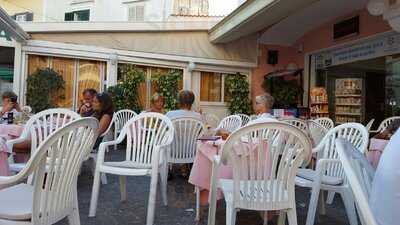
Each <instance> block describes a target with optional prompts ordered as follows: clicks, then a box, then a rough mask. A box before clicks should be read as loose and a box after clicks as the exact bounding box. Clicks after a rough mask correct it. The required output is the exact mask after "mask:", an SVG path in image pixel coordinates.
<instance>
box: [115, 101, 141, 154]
mask: <svg viewBox="0 0 400 225" xmlns="http://www.w3.org/2000/svg"><path fill="white" fill-rule="evenodd" d="M135 116H137V113H135V112H134V111H132V110H129V109H123V110H119V111H118V112H116V113H114V116H113V119H112V124H113V125H114V140H116V139H117V137H118V135H119V134H120V133H121V130H122V128H123V127H124V125H125V124H126V123H127V122H128V121H129V120H130V119H132V118H134V117H135ZM110 141H111V140H110ZM114 149H117V145H114Z"/></svg>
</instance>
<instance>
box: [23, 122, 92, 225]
mask: <svg viewBox="0 0 400 225" xmlns="http://www.w3.org/2000/svg"><path fill="white" fill-rule="evenodd" d="M97 129H98V121H97V120H96V119H93V118H82V119H79V120H75V121H73V122H71V123H69V124H67V125H65V126H63V127H62V128H60V129H58V130H57V131H55V132H53V133H52V134H51V135H49V136H48V137H47V138H46V140H44V141H43V142H41V144H40V145H39V147H38V148H37V151H35V152H34V153H33V154H32V157H31V158H30V159H29V161H28V163H27V165H26V167H24V169H23V170H22V171H21V172H20V173H18V174H17V175H16V176H20V178H21V179H24V178H26V177H28V176H31V175H32V174H34V181H33V189H34V190H33V206H32V207H33V208H32V209H33V211H32V223H33V224H42V225H50V224H54V223H56V222H57V221H59V220H60V218H63V217H65V216H66V215H68V214H70V212H71V211H72V209H73V208H74V207H76V204H77V199H76V198H77V179H78V175H79V170H80V167H81V164H82V162H83V161H84V160H85V159H86V156H87V155H88V154H89V152H90V150H91V149H92V147H93V145H94V142H95V140H96V138H97Z"/></svg>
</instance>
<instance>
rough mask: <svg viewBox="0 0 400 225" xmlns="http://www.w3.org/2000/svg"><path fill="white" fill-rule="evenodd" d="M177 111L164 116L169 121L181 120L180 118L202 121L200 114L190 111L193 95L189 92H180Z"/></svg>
mask: <svg viewBox="0 0 400 225" xmlns="http://www.w3.org/2000/svg"><path fill="white" fill-rule="evenodd" d="M178 103H179V108H180V109H178V110H172V111H169V112H168V113H167V114H166V116H167V117H168V118H170V119H175V118H181V117H195V118H198V119H200V120H201V119H202V117H201V115H200V113H198V112H195V111H193V110H192V105H193V103H194V94H193V92H192V91H189V90H182V91H180V92H179V95H178Z"/></svg>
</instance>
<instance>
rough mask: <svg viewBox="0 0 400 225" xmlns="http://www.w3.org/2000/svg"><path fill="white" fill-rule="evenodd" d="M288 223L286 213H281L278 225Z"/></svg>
mask: <svg viewBox="0 0 400 225" xmlns="http://www.w3.org/2000/svg"><path fill="white" fill-rule="evenodd" d="M285 222H286V211H284V210H281V211H279V218H278V225H285Z"/></svg>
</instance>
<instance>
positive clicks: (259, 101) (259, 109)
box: [247, 93, 278, 125]
mask: <svg viewBox="0 0 400 225" xmlns="http://www.w3.org/2000/svg"><path fill="white" fill-rule="evenodd" d="M273 105H274V97H272V96H271V95H270V94H269V93H265V94H262V95H259V96H257V97H256V105H255V111H256V114H257V116H258V118H257V119H255V120H252V121H250V122H249V123H248V124H247V125H249V124H255V123H264V122H277V121H278V120H277V119H276V118H275V117H274V116H273V115H272V114H271V111H272V106H273Z"/></svg>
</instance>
